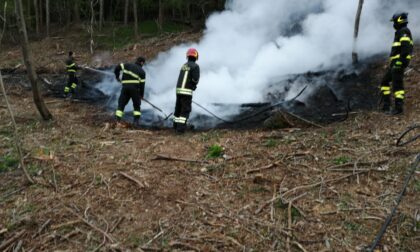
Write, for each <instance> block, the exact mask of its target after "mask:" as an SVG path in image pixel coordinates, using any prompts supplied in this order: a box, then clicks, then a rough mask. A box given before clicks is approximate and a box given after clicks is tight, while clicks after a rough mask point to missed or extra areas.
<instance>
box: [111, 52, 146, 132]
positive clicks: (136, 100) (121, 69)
mask: <svg viewBox="0 0 420 252" xmlns="http://www.w3.org/2000/svg"><path fill="white" fill-rule="evenodd" d="M145 62H146V59H145V58H143V57H138V58H137V60H136V62H135V64H132V63H124V64H123V63H121V64H120V65H118V66H117V67H116V68H115V71H114V73H115V77H116V78H117V80H118V81H120V82H121V84H122V89H121V94H120V98H119V99H118V108H117V111H116V112H115V116H116V119H117V121H121V119H122V117H123V116H124V108H125V106H126V105H127V103H128V102H129V101H130V99H131V100H132V102H133V108H134V111H133V116H134V120H133V123H134V126H137V127H138V126H139V125H140V116H141V112H140V104H141V99H142V98H143V95H144V86H145V84H146V73H145V72H144V70H143V65H144V63H145ZM120 74H121V76H120Z"/></svg>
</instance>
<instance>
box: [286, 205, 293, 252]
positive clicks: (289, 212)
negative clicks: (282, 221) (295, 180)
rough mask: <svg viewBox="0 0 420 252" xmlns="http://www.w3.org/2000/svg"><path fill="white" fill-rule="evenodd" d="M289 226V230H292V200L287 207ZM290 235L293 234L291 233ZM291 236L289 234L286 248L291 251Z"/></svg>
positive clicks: (288, 251)
mask: <svg viewBox="0 0 420 252" xmlns="http://www.w3.org/2000/svg"><path fill="white" fill-rule="evenodd" d="M287 228H288V229H289V232H292V202H291V201H290V202H289V206H288V207H287ZM290 236H293V235H292V234H290ZM290 236H287V240H286V248H287V252H290V251H291V250H290Z"/></svg>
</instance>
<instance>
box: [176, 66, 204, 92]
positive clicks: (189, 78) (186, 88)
mask: <svg viewBox="0 0 420 252" xmlns="http://www.w3.org/2000/svg"><path fill="white" fill-rule="evenodd" d="M199 80H200V67H199V66H198V64H197V63H195V62H194V61H192V60H189V61H188V62H187V63H185V64H184V65H183V66H182V68H181V71H180V73H179V77H178V83H177V85H176V94H177V95H189V96H192V95H193V91H194V90H195V89H196V88H197V84H198V81H199Z"/></svg>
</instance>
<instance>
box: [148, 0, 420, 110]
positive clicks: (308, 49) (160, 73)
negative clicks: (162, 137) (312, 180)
mask: <svg viewBox="0 0 420 252" xmlns="http://www.w3.org/2000/svg"><path fill="white" fill-rule="evenodd" d="M357 5H358V1H356V0H295V1H290V0H259V1H255V0H231V1H228V3H227V4H226V10H225V11H223V12H221V13H217V14H213V15H212V16H211V17H210V18H209V19H208V20H207V23H206V30H205V32H204V36H203V38H202V39H201V41H200V42H198V43H194V44H184V45H180V46H176V47H174V48H172V49H171V50H170V51H168V52H163V53H161V54H159V55H158V57H157V58H156V59H155V60H153V61H152V62H150V63H149V64H148V65H147V66H146V68H145V69H146V73H147V85H146V97H148V98H149V100H150V101H151V102H153V103H155V104H156V105H158V106H159V107H162V108H163V109H164V110H165V111H167V112H168V113H169V112H170V111H173V109H174V104H175V86H176V82H177V78H178V75H179V70H180V68H181V66H182V64H183V63H185V53H186V51H187V49H188V48H189V47H195V48H196V49H197V50H198V51H199V53H200V58H199V61H198V62H197V63H198V64H199V65H200V68H201V79H200V83H199V85H198V88H197V90H196V92H195V93H194V98H193V99H194V100H195V101H196V102H198V103H200V104H202V105H205V106H209V107H210V108H211V109H213V110H214V111H215V112H217V113H221V114H222V115H225V116H227V115H230V114H232V113H235V111H217V107H211V104H213V103H248V102H262V101H263V99H264V96H265V95H266V94H265V93H264V90H265V89H266V88H267V86H268V85H269V84H270V83H271V84H272V83H273V82H275V81H276V80H282V78H283V77H282V76H286V75H289V74H298V73H304V72H307V71H320V70H328V69H332V68H334V67H336V66H338V65H350V64H351V52H352V48H353V47H352V46H353V45H352V43H353V30H354V20H355V13H356V9H357ZM397 11H407V12H409V19H410V25H409V27H410V28H411V29H412V31H413V35H414V37H417V38H418V37H420V30H418V27H420V17H419V16H420V15H419V14H420V1H417V0H399V1H390V0H369V1H365V4H364V9H363V12H362V19H361V27H360V34H359V40H358V52H359V58H360V59H361V60H363V59H364V58H367V57H370V56H372V55H375V54H378V53H385V52H388V51H389V49H390V45H391V42H392V39H393V34H394V31H393V28H392V23H390V22H389V19H390V17H391V16H392V15H393V14H394V13H395V12H397ZM279 90H282V87H279ZM292 90H294V89H292ZM297 91H298V90H297ZM292 96H294V94H289V95H288V97H292ZM193 111H194V113H205V112H204V111H201V110H200V109H199V108H196V107H194V109H193Z"/></svg>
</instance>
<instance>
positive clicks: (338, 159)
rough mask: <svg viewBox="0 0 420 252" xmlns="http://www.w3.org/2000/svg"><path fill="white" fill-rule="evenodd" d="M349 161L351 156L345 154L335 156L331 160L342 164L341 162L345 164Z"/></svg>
mask: <svg viewBox="0 0 420 252" xmlns="http://www.w3.org/2000/svg"><path fill="white" fill-rule="evenodd" d="M350 161H351V158H349V157H347V156H340V157H337V158H335V159H334V160H333V163H334V164H336V165H342V164H347V163H349V162H350Z"/></svg>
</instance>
